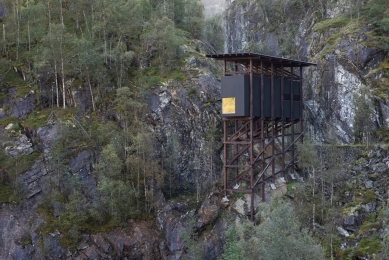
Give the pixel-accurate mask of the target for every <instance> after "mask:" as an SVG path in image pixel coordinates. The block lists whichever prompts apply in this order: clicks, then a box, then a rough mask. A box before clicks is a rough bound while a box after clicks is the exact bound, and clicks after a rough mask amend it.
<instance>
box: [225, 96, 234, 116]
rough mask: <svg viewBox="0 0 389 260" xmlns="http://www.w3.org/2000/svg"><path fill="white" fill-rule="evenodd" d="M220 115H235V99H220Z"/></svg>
mask: <svg viewBox="0 0 389 260" xmlns="http://www.w3.org/2000/svg"><path fill="white" fill-rule="evenodd" d="M222 107H223V108H222V113H223V114H235V98H234V97H227V98H223V99H222Z"/></svg>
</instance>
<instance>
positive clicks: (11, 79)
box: [4, 69, 30, 97]
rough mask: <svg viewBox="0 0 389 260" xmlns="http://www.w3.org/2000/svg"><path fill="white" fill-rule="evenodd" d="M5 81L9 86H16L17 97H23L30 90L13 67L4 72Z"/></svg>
mask: <svg viewBox="0 0 389 260" xmlns="http://www.w3.org/2000/svg"><path fill="white" fill-rule="evenodd" d="M4 80H5V82H6V83H7V84H8V85H10V86H11V87H17V89H18V91H17V94H16V96H17V97H24V96H25V95H27V94H28V93H29V92H30V88H29V86H28V84H27V83H26V82H25V81H24V80H23V78H22V77H21V76H20V75H19V73H18V72H16V71H15V70H14V69H10V70H8V71H7V73H5V79H4Z"/></svg>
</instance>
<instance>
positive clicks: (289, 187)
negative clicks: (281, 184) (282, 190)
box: [286, 182, 300, 192]
mask: <svg viewBox="0 0 389 260" xmlns="http://www.w3.org/2000/svg"><path fill="white" fill-rule="evenodd" d="M299 185H300V183H299V182H289V183H288V184H287V185H286V187H287V189H288V192H290V191H292V189H293V187H297V186H299Z"/></svg>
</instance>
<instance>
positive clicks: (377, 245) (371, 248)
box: [355, 235, 382, 257]
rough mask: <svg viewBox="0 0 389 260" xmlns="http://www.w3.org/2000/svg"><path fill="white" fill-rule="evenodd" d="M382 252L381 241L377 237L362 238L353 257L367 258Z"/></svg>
mask: <svg viewBox="0 0 389 260" xmlns="http://www.w3.org/2000/svg"><path fill="white" fill-rule="evenodd" d="M381 251H382V244H381V239H380V237H379V236H378V235H374V236H372V237H364V238H362V239H361V241H360V242H359V244H358V247H357V249H356V250H355V256H358V257H359V256H367V255H372V254H374V253H379V252H381Z"/></svg>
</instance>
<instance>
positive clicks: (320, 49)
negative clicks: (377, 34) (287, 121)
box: [226, 1, 389, 143]
mask: <svg viewBox="0 0 389 260" xmlns="http://www.w3.org/2000/svg"><path fill="white" fill-rule="evenodd" d="M316 5H317V6H305V7H304V9H300V11H301V13H299V14H293V13H292V12H291V11H290V10H291V9H290V10H289V12H288V8H292V6H289V7H288V6H285V5H284V7H285V8H286V11H285V14H286V15H287V16H288V18H286V19H285V20H286V21H288V22H289V24H287V23H280V24H279V25H278V26H277V28H276V29H274V28H271V25H272V23H268V26H265V27H263V24H264V19H265V20H266V19H269V17H267V16H265V15H264V14H265V13H264V12H263V10H262V9H261V7H260V5H259V4H258V3H256V2H254V1H247V2H245V3H244V4H238V3H237V1H232V2H231V3H230V5H229V6H228V8H227V11H226V31H227V36H226V40H227V43H226V45H227V50H228V52H230V53H234V52H242V51H247V50H246V47H247V44H248V43H249V42H255V43H258V44H259V46H262V47H261V48H257V49H256V50H257V51H264V52H265V53H264V54H270V55H276V56H278V55H280V56H285V57H287V58H294V59H300V60H309V61H312V62H316V63H317V66H316V67H310V68H309V69H306V70H305V71H304V79H305V82H304V92H305V93H304V97H305V111H306V115H305V117H306V121H307V124H306V126H307V129H308V130H309V133H310V134H311V135H312V137H313V139H314V140H316V141H319V142H326V141H329V140H330V139H334V138H335V139H336V140H337V141H338V142H340V143H351V142H354V135H353V132H354V128H355V127H354V118H355V116H356V113H357V111H356V106H357V105H356V102H357V101H356V98H357V97H358V96H359V95H360V94H359V92H360V89H361V87H367V89H369V91H368V95H367V96H366V98H367V103H368V104H369V106H370V108H371V111H372V114H371V115H370V117H371V121H372V122H373V123H372V125H369V128H370V129H371V130H374V129H377V128H379V127H381V126H387V124H388V111H389V110H388V106H387V104H386V103H387V102H386V101H385V99H384V98H381V97H379V96H377V95H375V93H374V91H372V89H374V88H375V87H376V85H377V83H376V82H377V81H379V80H380V78H381V77H382V73H374V72H375V70H377V68H378V67H379V66H380V64H381V63H382V62H383V61H384V59H385V56H386V54H385V52H384V51H383V50H382V49H380V48H379V44H378V43H377V41H376V40H375V39H373V38H372V37H371V35H372V30H373V28H372V27H371V26H370V25H367V24H366V25H363V24H362V25H359V26H355V27H352V26H348V27H347V28H342V27H339V28H338V27H335V28H331V27H329V29H326V30H322V31H319V30H316V29H315V25H316V24H317V23H320V22H321V21H323V20H324V19H329V18H335V17H338V16H339V15H343V14H345V13H346V12H347V11H348V10H349V6H348V4H347V2H345V1H321V2H320V4H319V3H316ZM319 12H320V17H322V18H320V19H319V16H318V13H319ZM289 16H290V17H289ZM354 19H355V18H354ZM293 24H294V25H293ZM351 24H352V23H351ZM293 26H297V29H294V31H295V33H294V34H293V35H292V34H291V35H288V33H290V31H292V29H293ZM349 27H350V28H349ZM270 29H271V30H270ZM285 35H287V38H289V39H292V41H291V42H289V43H288V42H287V41H286V40H285ZM288 46H290V47H289V48H288V49H287V50H286V51H285V47H288ZM375 46H376V47H375ZM254 50H255V49H254ZM328 133H330V134H328Z"/></svg>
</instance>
